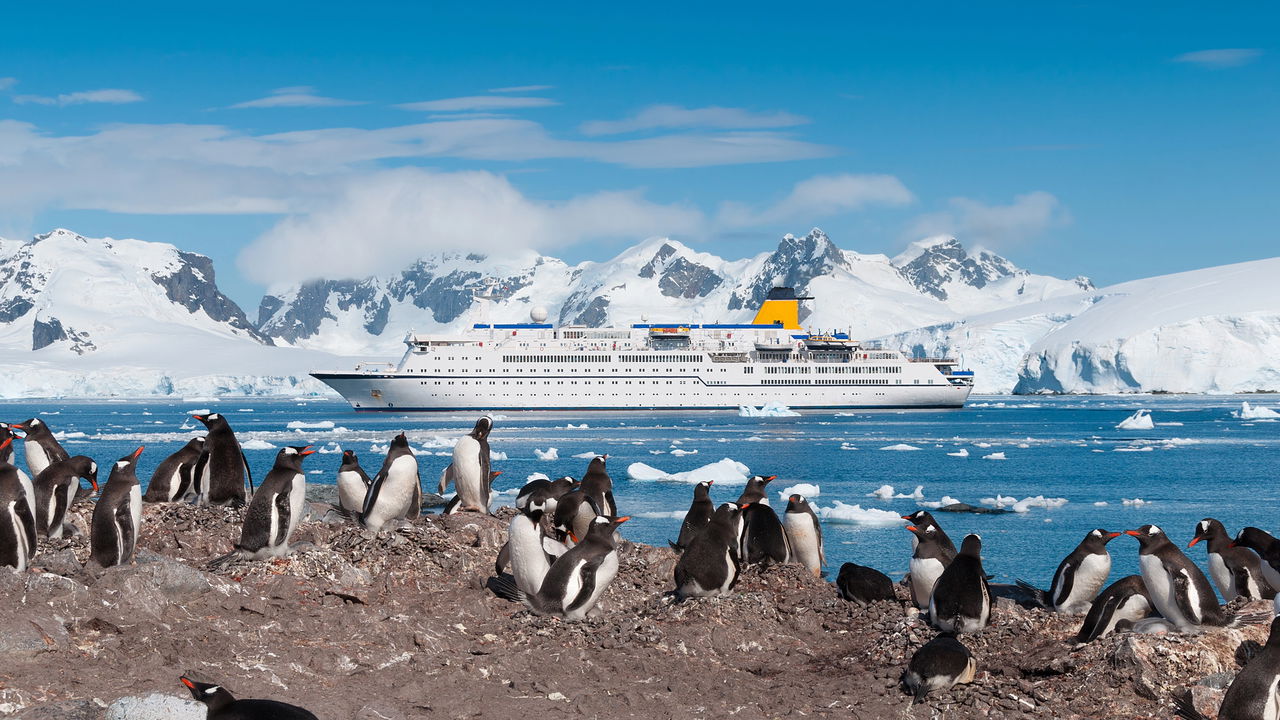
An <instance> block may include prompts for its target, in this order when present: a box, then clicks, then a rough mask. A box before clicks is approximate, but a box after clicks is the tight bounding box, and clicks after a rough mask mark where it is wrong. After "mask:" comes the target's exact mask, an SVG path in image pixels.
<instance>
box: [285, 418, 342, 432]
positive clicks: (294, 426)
mask: <svg viewBox="0 0 1280 720" xmlns="http://www.w3.org/2000/svg"><path fill="white" fill-rule="evenodd" d="M285 427H287V428H289V429H290V430H332V429H333V421H332V420H321V421H319V422H303V421H301V420H294V421H293V422H291V423H289V424H288V425H285Z"/></svg>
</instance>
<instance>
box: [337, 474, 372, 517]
mask: <svg viewBox="0 0 1280 720" xmlns="http://www.w3.org/2000/svg"><path fill="white" fill-rule="evenodd" d="M367 490H368V488H367V487H365V484H364V480H362V479H361V478H360V473H357V472H354V471H351V470H348V471H347V472H340V473H338V506H339V507H341V508H342V509H343V510H347V511H351V512H355V511H357V510H359V509H360V508H362V507H364V494H365V492H366V491H367Z"/></svg>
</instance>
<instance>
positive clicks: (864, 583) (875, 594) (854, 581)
mask: <svg viewBox="0 0 1280 720" xmlns="http://www.w3.org/2000/svg"><path fill="white" fill-rule="evenodd" d="M836 592H837V593H838V594H839V595H840V597H842V598H844V599H845V600H848V601H850V602H856V603H858V604H859V605H866V604H868V603H873V602H876V601H878V600H897V599H898V598H897V596H896V595H894V594H893V581H892V580H890V579H889V576H888V575H885V574H884V573H882V572H880V571H879V570H876V569H875V568H870V567H866V566H865V565H855V564H854V563H851V562H847V563H845V564H843V565H841V566H840V574H839V575H837V576H836Z"/></svg>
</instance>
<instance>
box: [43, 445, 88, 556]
mask: <svg viewBox="0 0 1280 720" xmlns="http://www.w3.org/2000/svg"><path fill="white" fill-rule="evenodd" d="M80 478H84V479H85V480H88V481H89V483H90V484H91V485H93V491H94V492H97V491H98V463H96V462H94V461H93V459H92V458H88V457H85V456H84V455H76V456H75V457H73V458H68V459H66V460H58V461H55V462H52V463H49V466H48V467H46V468H45V469H44V471H43V472H41V473H40V474H39V475H37V476H36V479H35V488H36V500H35V508H36V532H38V533H39V534H41V535H44V536H46V537H49V538H54V539H57V538H60V537H62V536H63V534H64V531H68V530H71V531H74V527H73V526H70V525H68V524H67V523H66V517H67V510H68V509H70V508H71V504H72V503H74V502H75V499H76V491H77V490H79V489H80Z"/></svg>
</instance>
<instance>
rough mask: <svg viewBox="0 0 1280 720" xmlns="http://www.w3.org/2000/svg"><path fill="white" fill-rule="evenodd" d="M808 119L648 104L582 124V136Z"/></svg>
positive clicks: (774, 125)
mask: <svg viewBox="0 0 1280 720" xmlns="http://www.w3.org/2000/svg"><path fill="white" fill-rule="evenodd" d="M807 122H809V119H808V118H806V117H802V116H800V115H793V114H791V113H789V112H781V111H779V112H771V113H754V112H751V111H749V110H744V109H742V108H730V107H715V106H711V107H703V108H685V107H681V106H679V105H651V106H649V107H647V108H645V109H644V110H641V111H640V112H639V113H637V114H635V115H632V116H631V117H629V118H625V119H623V120H593V121H590V122H585V123H583V124H582V125H581V126H580V127H579V130H581V131H582V134H584V135H616V134H619V133H630V132H636V131H639V130H657V129H679V128H720V129H733V130H746V129H760V128H781V127H791V126H794V125H803V124H804V123H807Z"/></svg>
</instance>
